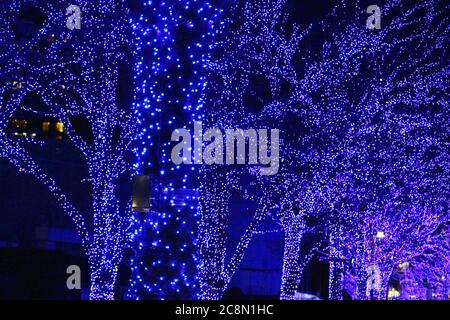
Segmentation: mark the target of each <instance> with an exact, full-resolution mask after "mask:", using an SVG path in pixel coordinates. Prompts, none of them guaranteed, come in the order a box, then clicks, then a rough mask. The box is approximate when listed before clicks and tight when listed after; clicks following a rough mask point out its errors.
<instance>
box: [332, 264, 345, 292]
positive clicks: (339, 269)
mask: <svg viewBox="0 0 450 320" xmlns="http://www.w3.org/2000/svg"><path fill="white" fill-rule="evenodd" d="M329 277H330V278H329V285H328V290H329V294H328V299H329V300H343V291H344V263H343V262H337V261H331V262H330V275H329Z"/></svg>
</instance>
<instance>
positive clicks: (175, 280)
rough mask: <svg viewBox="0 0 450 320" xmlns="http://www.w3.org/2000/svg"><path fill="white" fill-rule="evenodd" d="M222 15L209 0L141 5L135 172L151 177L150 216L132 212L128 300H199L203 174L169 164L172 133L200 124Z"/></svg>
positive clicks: (137, 33) (137, 35)
mask: <svg viewBox="0 0 450 320" xmlns="http://www.w3.org/2000/svg"><path fill="white" fill-rule="evenodd" d="M219 13H220V11H219V10H218V9H217V8H216V7H214V6H213V5H212V4H211V3H209V2H207V1H200V0H192V1H183V0H169V1H151V2H143V3H142V8H141V10H140V15H139V17H137V18H136V19H135V21H133V30H134V34H135V38H136V40H137V43H136V55H137V56H138V57H139V59H138V60H137V64H136V67H135V80H136V86H137V94H136V97H135V107H136V116H137V118H138V119H139V130H140V138H139V139H138V144H137V145H136V147H135V149H134V153H135V164H134V169H135V172H136V173H138V174H149V175H150V176H151V177H152V184H153V188H152V198H154V200H153V201H152V210H151V212H150V213H147V214H135V215H134V217H133V226H132V241H133V245H132V248H133V256H132V258H131V261H130V267H131V272H132V276H131V279H130V286H129V289H128V292H127V298H128V299H180V298H182V299H193V298H197V294H198V292H199V290H198V281H197V265H198V258H197V249H196V246H195V245H196V230H197V222H198V215H197V206H198V192H197V190H196V189H197V187H198V184H197V183H198V181H197V175H198V171H197V170H196V169H195V168H194V166H189V165H175V164H174V163H173V162H172V160H171V149H172V147H173V146H174V143H175V142H171V135H172V132H174V131H175V130H176V129H180V128H186V129H191V128H192V127H193V124H194V121H201V119H202V107H203V102H202V97H201V93H202V90H203V88H204V86H205V84H206V81H205V76H204V60H205V59H206V57H207V54H208V51H209V47H208V46H209V42H210V41H211V39H212V37H213V35H214V34H215V23H216V22H217V17H218V15H219Z"/></svg>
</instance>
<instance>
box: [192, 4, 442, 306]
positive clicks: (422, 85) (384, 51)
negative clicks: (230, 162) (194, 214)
mask: <svg viewBox="0 0 450 320" xmlns="http://www.w3.org/2000/svg"><path fill="white" fill-rule="evenodd" d="M284 3H285V1H265V2H260V1H259V2H257V3H256V2H252V1H246V3H245V4H242V3H239V2H238V5H237V7H239V5H241V8H243V10H242V14H239V13H237V10H236V11H233V10H231V12H232V13H231V14H230V15H231V18H229V20H226V21H225V23H224V27H223V32H222V38H221V40H220V41H218V42H217V43H216V45H215V48H214V49H215V50H216V52H215V54H213V56H212V57H213V58H212V59H211V61H210V63H209V65H208V66H209V68H210V70H211V73H210V75H209V78H208V80H209V82H208V86H207V89H206V93H205V96H206V107H207V110H206V112H209V114H208V113H207V115H206V116H207V119H208V120H209V123H208V125H209V126H210V127H213V126H214V127H219V128H221V129H226V128H235V127H239V128H258V127H267V126H270V127H271V128H277V127H278V128H283V131H282V143H281V146H280V148H281V152H280V158H281V159H280V160H281V168H280V171H279V173H278V175H277V176H275V177H256V178H255V179H256V181H257V184H258V185H259V187H260V194H258V195H257V196H256V198H258V200H257V201H258V202H259V205H258V206H257V209H256V211H255V214H254V218H253V220H252V222H251V224H250V226H249V227H248V229H247V231H246V233H245V234H244V235H243V237H242V239H241V241H240V243H239V244H238V246H237V249H236V253H235V254H234V255H233V256H232V259H231V262H230V263H228V264H227V263H226V262H225V256H226V239H227V234H226V233H227V231H226V228H227V227H226V226H227V221H228V215H229V213H228V211H229V209H228V206H229V199H230V196H231V194H232V192H233V190H240V189H242V187H241V186H240V185H242V184H245V182H243V181H244V180H243V179H244V178H243V177H244V172H245V169H239V168H233V169H232V170H227V169H224V168H219V167H212V168H206V169H205V170H204V172H203V180H202V183H203V186H202V196H203V199H202V205H201V210H202V224H201V225H200V227H201V235H200V239H199V245H200V253H201V255H200V258H201V259H202V263H203V265H202V268H201V278H202V281H203V283H202V289H203V290H204V292H206V293H205V294H204V296H205V297H209V298H217V297H220V293H221V292H223V290H224V288H226V286H227V283H228V282H229V280H230V278H231V276H232V275H233V274H234V272H235V271H236V269H237V266H238V264H239V263H240V260H241V259H242V257H243V255H244V252H245V249H246V247H247V245H248V243H249V241H250V240H251V238H252V234H253V233H254V232H255V231H256V230H257V227H258V225H259V223H260V222H261V221H262V220H263V219H264V218H265V217H266V216H267V215H268V212H269V211H272V210H276V211H278V215H277V217H278V219H279V221H280V222H281V224H282V225H283V227H284V228H285V243H286V245H285V256H284V267H283V281H282V289H281V297H282V298H283V299H291V298H293V296H294V293H295V290H296V288H297V284H298V281H299V279H300V278H301V275H300V273H301V267H299V261H298V259H299V257H298V254H299V252H300V249H299V248H300V246H301V242H302V241H301V240H302V234H303V232H304V230H305V226H304V218H305V217H307V216H309V215H317V214H326V215H327V218H328V222H327V223H324V224H322V225H318V226H317V227H318V230H320V229H323V228H325V230H324V231H326V232H324V233H323V234H324V235H326V237H325V238H324V239H323V241H324V242H326V243H328V250H327V252H328V254H329V258H330V264H331V272H332V274H331V276H330V278H331V279H332V281H331V283H332V284H331V288H330V292H331V295H332V296H331V298H332V299H341V298H342V288H343V286H344V279H343V273H344V271H345V269H346V268H348V267H349V265H348V263H349V262H351V261H353V265H352V266H353V269H354V270H356V273H357V277H358V281H357V282H358V284H359V285H358V292H359V298H364V297H365V296H366V289H367V288H366V283H367V271H366V269H367V267H369V265H370V262H371V261H372V260H373V259H375V258H373V257H374V255H375V254H376V252H378V253H377V254H381V253H380V252H383V253H382V254H381V256H380V257H382V258H383V259H386V260H385V262H383V264H384V265H385V266H383V270H382V271H381V273H382V279H381V287H382V288H380V290H379V293H378V294H379V296H380V297H381V296H383V295H384V292H385V291H386V289H387V284H388V281H389V278H390V274H392V270H394V268H395V266H396V265H398V264H399V263H402V262H404V261H403V260H405V259H407V257H410V256H411V255H413V254H420V253H421V252H423V250H424V248H425V247H426V246H427V239H428V238H429V237H430V236H431V235H433V234H434V233H435V232H436V231H437V230H440V229H439V228H440V225H441V224H443V223H445V222H446V221H448V211H447V209H446V207H442V204H443V203H444V202H445V201H446V199H447V200H448V190H447V189H448V172H447V169H446V168H448V165H446V164H448V152H446V147H448V145H447V144H448V142H447V141H446V140H445V139H446V138H445V137H446V136H448V122H449V118H448V111H447V110H446V108H445V106H446V105H447V102H446V101H448V99H447V98H448V97H447V96H446V92H445V78H446V74H447V73H448V66H447V62H446V61H445V59H444V57H445V52H446V50H447V47H446V45H445V41H446V40H445V34H446V33H448V23H447V22H448V21H447V17H446V16H445V14H444V12H445V10H446V9H447V7H446V6H445V4H443V3H439V2H437V1H424V2H421V3H420V4H414V5H412V7H406V6H402V5H401V4H400V3H399V2H398V1H387V3H385V4H384V5H383V6H381V7H382V12H383V15H382V28H381V30H371V29H369V28H367V27H366V19H367V18H368V15H366V14H365V10H366V8H367V7H364V6H363V5H362V4H361V3H357V4H356V6H355V5H354V4H352V6H351V7H350V6H348V5H347V3H346V2H343V4H342V5H339V6H337V7H336V8H335V9H334V10H333V12H332V13H331V14H330V15H329V16H327V17H326V19H325V20H324V21H323V22H322V23H320V24H317V26H310V27H308V28H306V29H305V30H303V31H300V29H299V28H296V27H294V28H293V29H292V30H290V32H291V34H292V36H286V33H287V32H289V31H288V28H286V27H285V28H283V23H282V22H283V19H285V16H284V15H283V14H282V13H281V12H282V7H283V4H284ZM311 30H312V31H317V30H319V32H321V34H322V35H323V41H322V42H321V45H319V46H311V45H309V43H308V40H309V38H308V36H309V32H310V31H311ZM439 181H441V182H440V183H441V184H440V186H441V187H438V186H439ZM294 202H296V203H297V205H296V206H297V210H294V205H293V203H294ZM320 220H321V221H324V220H326V219H320ZM396 222H397V223H398V224H399V225H396ZM383 229H384V230H383ZM377 232H384V234H385V235H386V236H385V238H384V240H383V242H382V245H380V244H379V243H378V242H377V241H379V240H377V238H376V237H375V236H376V234H377ZM388 234H389V235H388ZM380 235H381V233H380ZM387 238H390V239H391V240H390V241H389V242H388V241H385V240H387ZM374 241H375V242H374ZM356 247H357V248H358V249H356V250H355V248H356ZM390 251H391V252H395V259H390V260H389V257H390V256H389V254H388V252H390ZM380 259H381V258H380ZM388 260H389V262H388Z"/></svg>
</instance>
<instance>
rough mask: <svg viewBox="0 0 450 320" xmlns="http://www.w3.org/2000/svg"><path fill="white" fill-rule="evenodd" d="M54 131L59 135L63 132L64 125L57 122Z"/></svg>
mask: <svg viewBox="0 0 450 320" xmlns="http://www.w3.org/2000/svg"><path fill="white" fill-rule="evenodd" d="M56 131H57V132H59V133H63V132H64V124H63V123H62V122H57V123H56Z"/></svg>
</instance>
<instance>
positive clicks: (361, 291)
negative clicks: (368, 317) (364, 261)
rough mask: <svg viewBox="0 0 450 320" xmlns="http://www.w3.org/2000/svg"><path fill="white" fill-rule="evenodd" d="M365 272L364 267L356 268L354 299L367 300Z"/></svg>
mask: <svg viewBox="0 0 450 320" xmlns="http://www.w3.org/2000/svg"><path fill="white" fill-rule="evenodd" d="M366 290H367V272H366V270H365V269H364V268H358V275H357V279H356V299H357V300H367V292H366Z"/></svg>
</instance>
